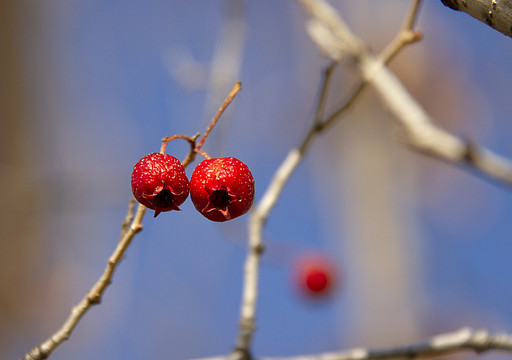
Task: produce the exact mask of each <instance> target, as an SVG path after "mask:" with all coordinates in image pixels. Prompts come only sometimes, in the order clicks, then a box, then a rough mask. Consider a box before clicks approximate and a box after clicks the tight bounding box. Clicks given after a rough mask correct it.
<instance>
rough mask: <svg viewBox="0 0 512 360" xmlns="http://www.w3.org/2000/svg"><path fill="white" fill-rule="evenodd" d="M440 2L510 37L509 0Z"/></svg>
mask: <svg viewBox="0 0 512 360" xmlns="http://www.w3.org/2000/svg"><path fill="white" fill-rule="evenodd" d="M441 2H442V3H443V4H444V5H446V6H448V7H449V8H451V9H453V10H457V11H462V12H465V13H466V14H469V15H471V16H472V17H474V18H475V19H478V20H480V21H481V22H483V23H486V24H487V25H489V26H490V27H492V28H493V29H495V30H498V31H499V32H500V33H502V34H504V35H506V36H509V37H512V1H510V0H441Z"/></svg>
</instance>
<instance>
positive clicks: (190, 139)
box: [160, 134, 199, 154]
mask: <svg viewBox="0 0 512 360" xmlns="http://www.w3.org/2000/svg"><path fill="white" fill-rule="evenodd" d="M198 136H199V134H196V135H195V136H194V137H190V136H187V135H182V134H177V135H171V136H166V137H164V138H163V139H162V145H161V146H160V154H163V153H165V149H166V148H167V144H168V143H169V142H171V141H173V140H176V139H183V140H186V141H188V142H189V144H190V145H191V146H193V147H195V146H196V139H197V137H198Z"/></svg>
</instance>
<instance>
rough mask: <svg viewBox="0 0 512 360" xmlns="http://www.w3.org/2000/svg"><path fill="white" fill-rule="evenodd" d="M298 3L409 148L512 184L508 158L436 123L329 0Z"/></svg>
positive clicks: (318, 38)
mask: <svg viewBox="0 0 512 360" xmlns="http://www.w3.org/2000/svg"><path fill="white" fill-rule="evenodd" d="M300 2H301V3H302V5H303V6H304V8H305V9H306V10H307V12H308V13H309V14H310V16H311V19H310V20H309V23H308V30H309V33H310V36H311V37H312V39H313V40H314V41H315V43H316V44H317V46H318V47H319V48H320V49H321V50H322V52H323V53H324V54H327V55H328V56H329V57H331V58H332V59H334V60H339V59H341V58H348V60H349V61H350V62H351V63H352V64H354V65H355V68H356V69H357V71H358V72H359V73H360V74H361V76H362V77H363V79H364V80H365V81H367V82H368V83H369V84H371V85H372V86H373V88H374V89H375V90H376V91H377V93H378V94H379V95H380V97H381V99H382V101H383V102H384V103H385V104H386V105H387V106H388V108H389V109H390V110H391V112H392V113H393V114H394V115H395V118H396V120H397V121H398V122H399V124H400V125H402V127H403V128H404V130H405V137H406V141H407V142H408V144H409V145H410V146H411V147H413V148H415V149H416V150H418V151H420V152H423V153H425V154H428V155H431V156H434V157H437V158H439V159H442V160H445V161H448V162H452V163H456V164H461V165H466V166H469V167H470V168H472V169H476V170H478V171H480V172H481V173H483V174H484V175H486V176H488V177H491V178H494V179H496V180H499V181H502V182H504V183H506V184H508V185H512V163H511V162H510V160H508V159H505V158H503V157H501V156H499V155H497V154H494V153H493V152H492V151H490V150H487V149H485V148H483V147H480V146H477V145H475V144H474V143H470V142H467V141H463V140H461V139H459V138H458V137H456V136H454V135H452V134H450V133H449V132H446V131H444V130H443V129H441V128H439V127H437V126H436V125H434V124H433V122H432V120H431V119H430V117H429V116H428V114H427V113H426V112H425V111H424V110H423V108H422V107H421V106H420V105H419V104H418V102H417V101H416V100H415V99H414V98H413V97H412V96H411V95H410V93H409V92H408V91H407V90H406V89H405V87H404V86H403V85H402V83H401V82H400V81H399V80H398V78H397V77H396V76H395V75H394V74H393V73H392V72H391V71H390V70H389V69H388V68H386V67H385V66H384V64H383V62H382V60H380V59H378V58H377V57H375V56H374V55H372V54H371V53H370V51H369V50H368V49H367V48H366V47H365V46H364V43H363V42H362V41H361V40H359V39H358V38H357V37H356V36H355V35H354V34H352V33H351V32H350V30H349V29H348V27H347V26H346V24H345V22H344V21H343V19H342V18H341V17H340V16H339V15H338V14H337V12H336V11H335V10H334V9H333V8H332V7H331V6H330V5H329V4H328V3H327V2H326V1H324V0H318V1H316V0H300ZM347 48H348V50H347Z"/></svg>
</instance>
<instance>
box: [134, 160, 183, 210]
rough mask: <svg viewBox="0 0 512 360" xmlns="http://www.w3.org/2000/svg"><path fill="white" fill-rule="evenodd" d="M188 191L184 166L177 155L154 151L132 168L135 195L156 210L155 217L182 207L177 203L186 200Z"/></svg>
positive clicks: (148, 206)
mask: <svg viewBox="0 0 512 360" xmlns="http://www.w3.org/2000/svg"><path fill="white" fill-rule="evenodd" d="M189 190H190V184H189V181H188V178H187V174H186V173H185V168H184V167H183V165H181V163H180V161H179V160H178V159H176V158H175V157H174V156H171V155H168V154H160V153H152V154H149V155H146V156H144V157H143V158H142V159H140V160H139V162H137V164H135V166H134V167H133V172H132V191H133V196H134V197H135V199H136V200H137V201H138V202H140V203H141V204H142V205H144V206H146V207H147V208H149V209H152V210H155V217H157V216H158V214H160V213H161V212H165V211H171V210H181V209H180V208H179V207H178V206H179V205H181V204H183V202H184V201H185V200H186V199H187V197H188V193H189Z"/></svg>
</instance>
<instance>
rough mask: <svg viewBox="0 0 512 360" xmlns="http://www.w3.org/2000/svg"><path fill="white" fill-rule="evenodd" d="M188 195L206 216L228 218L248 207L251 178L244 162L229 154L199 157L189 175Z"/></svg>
mask: <svg viewBox="0 0 512 360" xmlns="http://www.w3.org/2000/svg"><path fill="white" fill-rule="evenodd" d="M190 198H191V199H192V202H193V203H194V206H195V207H196V209H197V210H198V211H199V212H200V213H201V214H203V215H204V216H205V217H206V218H207V219H210V220H212V221H218V222H222V221H227V220H231V219H234V218H236V217H239V216H241V215H243V214H245V213H246V212H248V211H249V209H250V208H251V206H252V203H253V200H254V178H253V177H252V174H251V171H250V170H249V168H248V167H247V165H245V164H244V163H243V162H241V161H240V160H238V159H235V158H233V157H225V158H217V159H207V160H203V161H202V162H201V163H200V164H199V165H197V166H196V168H195V169H194V172H193V173H192V177H191V178H190Z"/></svg>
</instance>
